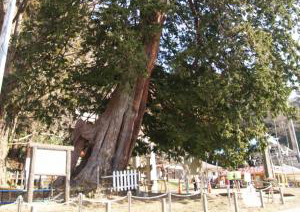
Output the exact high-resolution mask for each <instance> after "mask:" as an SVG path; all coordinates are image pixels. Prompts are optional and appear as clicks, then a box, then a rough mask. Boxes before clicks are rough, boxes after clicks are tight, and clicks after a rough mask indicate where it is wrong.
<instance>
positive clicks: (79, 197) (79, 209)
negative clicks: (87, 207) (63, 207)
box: [78, 193, 83, 212]
mask: <svg viewBox="0 0 300 212" xmlns="http://www.w3.org/2000/svg"><path fill="white" fill-rule="evenodd" d="M82 199H83V195H82V193H79V195H78V212H82Z"/></svg>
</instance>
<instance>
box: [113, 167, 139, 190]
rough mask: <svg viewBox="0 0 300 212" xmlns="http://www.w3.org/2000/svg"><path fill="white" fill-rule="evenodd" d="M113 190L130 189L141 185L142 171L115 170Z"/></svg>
mask: <svg viewBox="0 0 300 212" xmlns="http://www.w3.org/2000/svg"><path fill="white" fill-rule="evenodd" d="M112 178H113V190H114V191H129V190H133V189H137V188H138V186H139V180H140V172H139V171H136V170H124V171H113V175H112Z"/></svg>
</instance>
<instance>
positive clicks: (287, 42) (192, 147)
mask: <svg viewBox="0 0 300 212" xmlns="http://www.w3.org/2000/svg"><path fill="white" fill-rule="evenodd" d="M298 5H299V2H298V1H296V0H289V1H286V2H285V3H283V2H280V3H279V2H277V1H272V3H270V1H263V0H261V1H235V0H220V1H206V0H203V1H192V0H190V1H181V0H176V1H175V0H174V1H170V2H168V3H167V2H164V1H155V0H147V1H146V0H145V1H140V0H139V1H135V0H131V1H125V0H114V1H99V2H98V1H93V2H85V1H78V0H66V1H59V0H53V1H40V2H39V4H36V5H35V8H34V10H31V11H32V12H31V13H30V19H29V20H28V21H26V22H24V31H23V32H22V33H21V34H20V39H18V43H17V55H16V57H18V58H20V60H18V61H17V62H16V63H15V68H16V70H17V71H16V73H15V75H13V76H11V78H10V80H12V81H13V80H17V81H18V86H15V87H14V90H13V91H12V92H10V95H8V96H7V102H6V106H7V108H9V109H10V110H9V111H10V117H14V116H15V115H16V114H20V113H21V114H22V115H23V116H25V117H26V116H27V115H28V114H31V115H33V116H34V117H35V118H36V119H38V120H41V121H43V122H44V123H48V124H51V121H52V120H55V119H58V118H60V117H61V116H64V114H73V116H74V117H76V114H75V111H78V112H79V113H80V114H83V113H84V112H88V113H89V114H95V115H96V116H97V117H98V118H97V120H96V121H95V123H93V124H91V123H87V122H84V121H82V120H79V121H78V122H77V123H76V126H75V130H74V133H73V135H72V142H73V144H74V145H75V152H74V154H73V158H72V166H73V179H74V182H76V183H80V184H85V185H90V186H93V185H94V183H95V182H96V167H97V166H99V167H100V170H101V174H107V173H109V172H111V171H112V170H116V169H123V168H125V167H126V165H127V163H128V160H129V157H130V155H131V153H132V150H133V148H134V146H135V142H136V138H137V136H138V133H139V131H140V128H141V125H142V120H143V116H144V113H145V111H146V108H147V106H148V109H147V116H146V119H145V122H144V127H143V129H144V133H145V135H148V136H149V137H150V138H151V140H153V141H155V142H156V143H157V148H159V149H161V150H163V151H165V152H167V153H169V154H170V155H172V156H180V155H183V154H186V153H189V154H192V155H197V156H199V157H201V158H203V159H205V158H206V157H207V156H206V155H209V156H211V157H219V158H221V157H222V158H226V159H227V160H224V161H225V162H226V161H227V164H228V165H232V166H233V165H234V164H232V163H237V162H239V161H241V160H242V158H243V156H244V155H245V154H246V153H245V152H246V150H247V148H248V147H249V140H251V139H252V138H260V139H263V138H264V132H265V130H266V129H265V127H264V123H263V120H264V118H265V117H266V116H267V115H268V114H270V113H271V114H272V115H274V116H275V115H276V114H278V113H279V112H283V113H287V112H288V110H289V109H288V106H287V104H286V99H287V96H288V95H289V93H290V90H291V87H290V86H289V85H290V84H293V83H295V82H297V81H298V78H297V70H298V66H299V58H298V54H297V51H298V48H299V46H298V44H297V42H296V41H294V40H293V39H292V37H291V31H292V30H293V29H295V27H296V25H297V23H298V7H297V6H298ZM31 9H32V8H31ZM161 38H162V39H161ZM159 51H160V52H159ZM158 52H159V54H158ZM157 58H158V64H159V65H160V66H158V67H157V68H155V65H156V60H157ZM154 68H155V70H154ZM152 72H153V74H152ZM152 75H153V78H152ZM10 80H7V82H8V83H9V82H11V81H10ZM150 81H151V86H150V87H151V89H150V100H151V101H150V102H149V105H146V102H147V98H148V88H149V83H150ZM83 149H85V150H86V154H85V158H84V159H83V160H82V162H81V164H80V165H79V166H77V167H76V166H75V164H76V163H75V162H76V161H77V158H78V155H79V152H80V151H81V150H83ZM206 153H208V154H206ZM231 161H233V162H231ZM225 162H224V163H225Z"/></svg>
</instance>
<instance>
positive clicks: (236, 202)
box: [233, 191, 239, 212]
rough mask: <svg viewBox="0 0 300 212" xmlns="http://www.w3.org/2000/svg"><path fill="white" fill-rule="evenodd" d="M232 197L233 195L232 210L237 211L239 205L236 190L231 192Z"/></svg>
mask: <svg viewBox="0 0 300 212" xmlns="http://www.w3.org/2000/svg"><path fill="white" fill-rule="evenodd" d="M233 197H234V211H235V212H239V205H238V199H237V193H236V191H235V192H234V193H233Z"/></svg>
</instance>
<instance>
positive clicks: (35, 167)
mask: <svg viewBox="0 0 300 212" xmlns="http://www.w3.org/2000/svg"><path fill="white" fill-rule="evenodd" d="M29 147H30V148H31V159H30V170H29V179H28V189H27V202H28V203H29V204H31V203H32V200H33V188H34V176H35V175H50V176H64V177H66V180H65V201H66V202H68V201H69V200H70V177H71V151H73V150H74V147H72V146H59V145H48V144H39V143H31V144H30V146H29Z"/></svg>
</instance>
